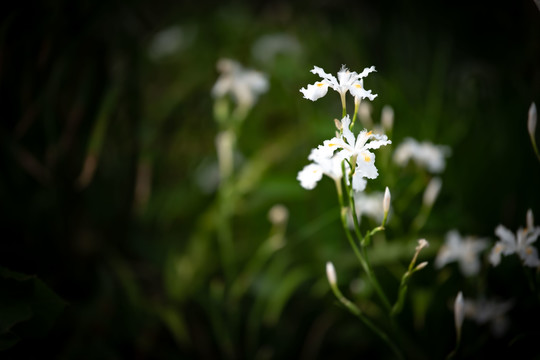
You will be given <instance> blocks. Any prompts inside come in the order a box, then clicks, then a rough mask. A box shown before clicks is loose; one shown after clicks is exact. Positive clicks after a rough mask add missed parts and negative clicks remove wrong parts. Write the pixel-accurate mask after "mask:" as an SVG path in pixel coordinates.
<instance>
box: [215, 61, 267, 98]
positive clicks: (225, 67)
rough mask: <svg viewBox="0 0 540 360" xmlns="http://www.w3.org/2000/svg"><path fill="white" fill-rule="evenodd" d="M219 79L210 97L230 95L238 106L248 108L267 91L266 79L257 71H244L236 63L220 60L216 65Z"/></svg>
mask: <svg viewBox="0 0 540 360" xmlns="http://www.w3.org/2000/svg"><path fill="white" fill-rule="evenodd" d="M217 68H218V70H219V71H220V72H221V75H220V77H219V78H218V80H217V81H216V83H215V85H214V87H213V88H212V95H213V96H215V97H223V96H225V95H227V94H230V95H231V96H232V97H233V99H234V100H235V101H236V102H237V104H238V105H239V106H242V107H246V108H250V107H252V106H253V105H254V104H255V101H257V97H258V96H259V95H260V94H262V93H264V92H266V91H267V90H268V79H267V78H266V75H264V74H263V73H261V72H259V71H255V70H249V69H245V68H243V67H242V65H240V63H238V62H237V61H234V60H231V59H221V60H219V61H218V64H217Z"/></svg>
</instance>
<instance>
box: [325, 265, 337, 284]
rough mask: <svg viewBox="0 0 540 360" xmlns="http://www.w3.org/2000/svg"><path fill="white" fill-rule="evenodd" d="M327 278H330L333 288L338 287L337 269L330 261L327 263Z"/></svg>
mask: <svg viewBox="0 0 540 360" xmlns="http://www.w3.org/2000/svg"><path fill="white" fill-rule="evenodd" d="M326 277H327V278H328V282H329V283H330V286H331V287H334V286H336V285H337V276H336V269H334V264H332V263H331V262H330V261H329V262H327V263H326Z"/></svg>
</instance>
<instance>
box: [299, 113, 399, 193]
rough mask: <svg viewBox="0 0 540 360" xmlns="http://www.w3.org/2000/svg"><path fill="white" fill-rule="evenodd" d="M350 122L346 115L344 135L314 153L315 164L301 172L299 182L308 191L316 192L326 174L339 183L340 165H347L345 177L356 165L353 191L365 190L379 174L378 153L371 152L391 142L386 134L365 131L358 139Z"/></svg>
mask: <svg viewBox="0 0 540 360" xmlns="http://www.w3.org/2000/svg"><path fill="white" fill-rule="evenodd" d="M350 123H351V120H350V118H349V116H348V115H347V116H345V117H344V118H343V119H342V120H341V124H342V126H343V134H342V135H338V136H336V137H334V138H332V139H330V140H325V141H324V143H323V145H319V147H317V148H316V149H313V150H312V151H311V154H310V155H309V157H308V159H309V160H312V161H313V163H312V164H309V165H307V166H306V167H304V169H303V170H302V171H300V172H299V173H298V176H297V179H298V180H299V181H300V184H301V185H302V186H303V187H304V188H306V189H308V190H309V189H313V188H314V187H315V185H316V184H317V182H318V181H319V180H320V179H321V178H322V176H323V175H327V176H329V177H331V178H333V179H334V180H339V179H341V177H342V176H343V174H342V169H341V164H342V162H343V160H347V161H348V162H347V161H346V162H345V170H346V172H347V174H345V175H346V178H347V179H348V175H349V173H350V171H351V165H353V164H354V174H353V177H352V188H353V190H354V191H363V190H364V189H365V187H366V180H365V179H364V178H368V179H375V178H376V177H377V176H378V175H379V173H378V171H377V168H376V167H375V154H373V153H372V152H370V151H369V149H378V148H379V147H381V146H383V145H387V144H391V143H392V142H391V141H390V140H388V138H387V137H386V135H378V134H373V133H372V132H371V131H370V132H368V131H367V130H363V131H361V132H360V134H359V135H358V137H357V138H355V137H354V135H353V133H352V132H351V130H349V125H350Z"/></svg>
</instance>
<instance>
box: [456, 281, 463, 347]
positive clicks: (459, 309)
mask: <svg viewBox="0 0 540 360" xmlns="http://www.w3.org/2000/svg"><path fill="white" fill-rule="evenodd" d="M464 319H465V304H464V301H463V293H462V292H461V291H460V292H459V293H458V294H457V296H456V301H455V302H454V321H455V324H456V332H457V342H458V344H459V341H460V339H461V326H462V325H463V320H464Z"/></svg>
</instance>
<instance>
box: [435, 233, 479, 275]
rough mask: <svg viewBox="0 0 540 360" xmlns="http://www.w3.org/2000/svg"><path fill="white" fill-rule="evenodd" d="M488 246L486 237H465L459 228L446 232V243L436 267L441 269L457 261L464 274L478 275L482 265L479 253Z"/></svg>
mask: <svg viewBox="0 0 540 360" xmlns="http://www.w3.org/2000/svg"><path fill="white" fill-rule="evenodd" d="M487 246H488V243H487V240H485V239H475V238H473V237H470V236H468V237H465V238H463V237H461V235H460V234H459V232H458V231H457V230H451V231H449V232H448V233H447V234H446V238H445V241H444V245H442V246H441V248H440V249H439V253H438V254H437V258H436V259H435V267H437V268H438V269H440V268H442V267H443V266H445V265H446V264H449V263H451V262H455V261H457V262H458V263H459V269H460V270H461V272H462V273H463V275H465V276H471V275H476V274H478V272H479V271H480V266H481V263H480V260H479V259H478V254H479V253H481V252H482V251H483V250H484V249H486V248H487Z"/></svg>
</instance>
